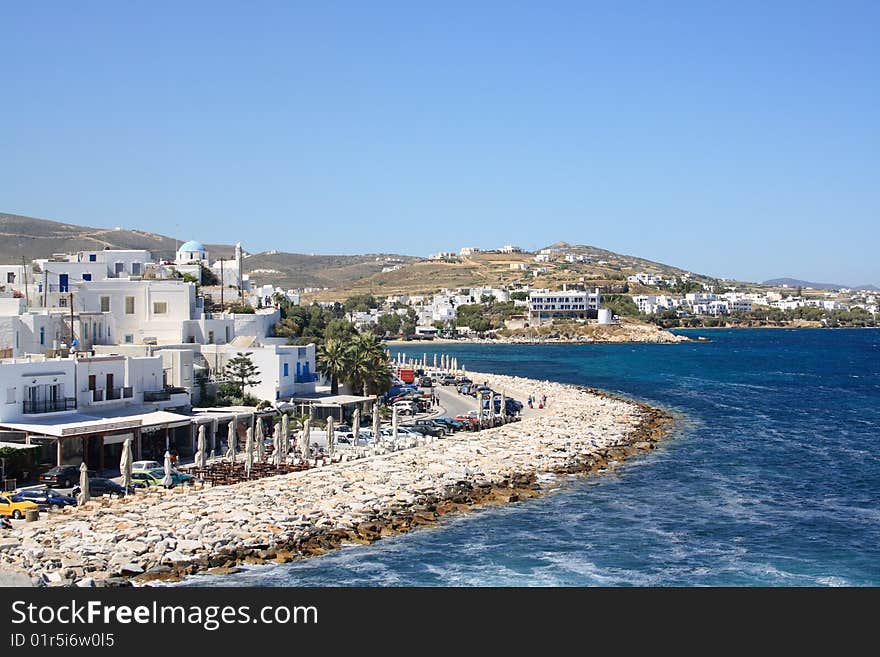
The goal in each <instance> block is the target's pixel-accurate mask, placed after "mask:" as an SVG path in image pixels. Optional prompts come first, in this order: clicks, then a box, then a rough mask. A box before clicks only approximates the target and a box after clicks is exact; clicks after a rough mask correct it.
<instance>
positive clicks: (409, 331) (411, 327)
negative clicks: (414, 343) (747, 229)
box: [400, 308, 419, 336]
mask: <svg viewBox="0 0 880 657" xmlns="http://www.w3.org/2000/svg"><path fill="white" fill-rule="evenodd" d="M418 321H419V316H418V315H416V311H415V310H413V309H412V308H407V310H406V317H404V319H403V322H402V325H401V327H400V332H401V334H403V335H405V336H406V335H413V334H414V333H415V332H416V325H417V323H418Z"/></svg>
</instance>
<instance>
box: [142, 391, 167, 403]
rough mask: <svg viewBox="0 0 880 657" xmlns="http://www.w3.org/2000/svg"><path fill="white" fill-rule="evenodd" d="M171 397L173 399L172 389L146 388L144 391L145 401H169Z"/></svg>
mask: <svg viewBox="0 0 880 657" xmlns="http://www.w3.org/2000/svg"><path fill="white" fill-rule="evenodd" d="M169 399H171V391H170V390H145V391H144V401H145V402H158V401H168V400H169Z"/></svg>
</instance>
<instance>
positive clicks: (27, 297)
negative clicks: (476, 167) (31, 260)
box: [21, 256, 31, 306]
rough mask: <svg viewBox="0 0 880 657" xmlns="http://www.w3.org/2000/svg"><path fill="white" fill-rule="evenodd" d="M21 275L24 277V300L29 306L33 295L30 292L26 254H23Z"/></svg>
mask: <svg viewBox="0 0 880 657" xmlns="http://www.w3.org/2000/svg"><path fill="white" fill-rule="evenodd" d="M21 275H22V276H23V277H24V302H25V306H29V305H31V295H30V294H28V282H27V264H26V263H25V260H24V256H21Z"/></svg>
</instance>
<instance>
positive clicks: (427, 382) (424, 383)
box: [419, 376, 434, 388]
mask: <svg viewBox="0 0 880 657" xmlns="http://www.w3.org/2000/svg"><path fill="white" fill-rule="evenodd" d="M419 385H420V386H421V387H423V388H433V387H434V380H433V379H432V378H431V377H430V376H423V377H422V378H421V379H419Z"/></svg>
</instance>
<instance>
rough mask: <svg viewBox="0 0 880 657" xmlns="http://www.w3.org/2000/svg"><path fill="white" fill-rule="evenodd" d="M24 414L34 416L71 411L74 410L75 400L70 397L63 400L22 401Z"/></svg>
mask: <svg viewBox="0 0 880 657" xmlns="http://www.w3.org/2000/svg"><path fill="white" fill-rule="evenodd" d="M22 403H23V404H24V414H25V415H35V414H37V413H58V412H59V411H72V410H73V409H75V408H76V400H75V399H73V398H72V397H65V398H63V399H41V400H37V401H33V400H28V399H26V400H24V402H22Z"/></svg>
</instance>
